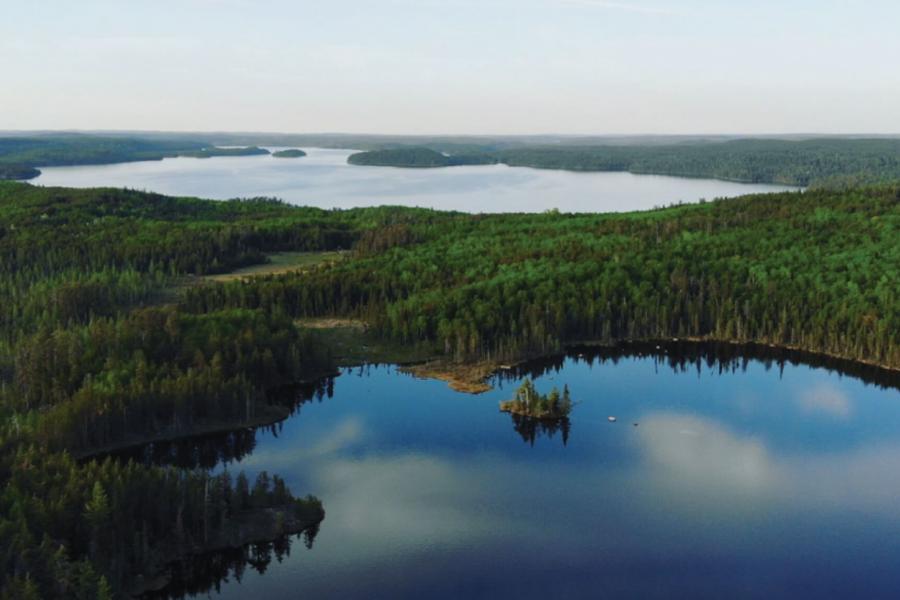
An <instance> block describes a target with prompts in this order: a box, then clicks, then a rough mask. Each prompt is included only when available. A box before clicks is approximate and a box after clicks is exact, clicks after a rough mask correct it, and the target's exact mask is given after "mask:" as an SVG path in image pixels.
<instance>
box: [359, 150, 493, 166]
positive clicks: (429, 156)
mask: <svg viewBox="0 0 900 600" xmlns="http://www.w3.org/2000/svg"><path fill="white" fill-rule="evenodd" d="M347 162H348V163H349V164H351V165H360V166H370V167H407V168H419V169H430V168H435V167H456V166H460V165H490V164H494V163H496V162H497V160H496V159H495V158H493V157H491V156H489V155H487V154H481V153H470V154H459V155H453V154H443V153H441V152H438V151H436V150H432V149H431V148H425V147H419V146H415V147H405V148H388V149H384V150H371V151H369V152H357V153H356V154H351V155H350V156H349V157H348V158H347Z"/></svg>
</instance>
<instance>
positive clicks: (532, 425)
mask: <svg viewBox="0 0 900 600" xmlns="http://www.w3.org/2000/svg"><path fill="white" fill-rule="evenodd" d="M510 416H511V417H512V420H513V429H515V430H516V433H518V434H519V435H520V436H522V440H524V441H525V442H527V443H529V444H531V445H532V446H534V441H535V440H536V439H537V438H539V437H541V436H546V437H547V438H548V439H552V438H553V437H554V436H556V433H557V432H559V433H561V434H562V443H563V446H565V445H566V444H567V443H568V442H569V430H570V428H571V424H570V422H569V418H568V417H563V418H561V419H535V418H534V417H527V416H525V415H520V414H517V413H510Z"/></svg>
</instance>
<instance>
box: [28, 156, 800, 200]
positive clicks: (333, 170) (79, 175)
mask: <svg viewBox="0 0 900 600" xmlns="http://www.w3.org/2000/svg"><path fill="white" fill-rule="evenodd" d="M275 149H277V148H273V150H275ZM306 150H307V152H308V153H309V155H308V156H306V157H304V158H274V157H272V156H265V155H263V156H241V157H216V158H207V159H197V158H184V157H180V158H167V159H164V160H161V161H143V162H133V163H120V164H114V165H90V166H77V167H42V168H41V171H42V174H41V175H40V176H39V177H38V178H36V179H33V180H32V183H34V184H37V185H48V186H70V187H100V186H112V187H128V188H134V189H138V190H146V191H152V192H159V193H163V194H168V195H173V196H198V197H201V198H214V199H218V200H226V199H229V198H235V197H253V196H270V197H277V198H281V199H283V200H285V201H287V202H290V203H292V204H298V205H306V206H318V207H321V208H352V207H357V206H378V205H383V204H391V205H403V206H423V207H430V208H435V209H440V210H459V211H465V212H473V213H475V212H542V211H544V210H547V209H552V208H557V209H559V210H560V211H563V212H623V211H631V210H645V209H650V208H654V207H656V206H665V205H668V204H672V203H675V202H697V201H699V200H701V199H707V200H712V199H714V198H719V197H733V196H741V195H744V194H754V193H762V192H777V191H783V190H787V189H796V188H789V187H786V186H780V185H767V184H747V183H733V182H727V181H717V180H711V179H688V178H681V177H666V176H659V175H632V174H631V173H596V172H594V173H578V172H571V171H554V170H541V169H530V168H526V167H508V166H506V165H488V166H465V167H450V168H441V169H403V168H393V167H363V166H352V165H348V164H347V157H348V156H349V155H350V154H352V153H353V152H354V151H353V150H330V149H329V150H326V149H317V148H308V149H306Z"/></svg>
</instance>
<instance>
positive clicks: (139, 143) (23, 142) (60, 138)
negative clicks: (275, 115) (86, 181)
mask: <svg viewBox="0 0 900 600" xmlns="http://www.w3.org/2000/svg"><path fill="white" fill-rule="evenodd" d="M268 153H269V151H268V150H265V149H263V148H258V147H256V146H251V147H246V148H217V147H215V146H212V145H211V144H209V143H207V142H199V141H192V140H182V139H178V140H168V139H144V138H128V137H100V136H87V135H76V134H70V135H44V136H34V137H0V179H31V178H33V177H37V176H38V175H40V170H39V169H38V167H51V166H65V165H95V164H110V163H121V162H132V161H138V160H160V159H163V158H166V157H172V156H193V157H196V158H209V157H212V156H247V155H254V154H268Z"/></svg>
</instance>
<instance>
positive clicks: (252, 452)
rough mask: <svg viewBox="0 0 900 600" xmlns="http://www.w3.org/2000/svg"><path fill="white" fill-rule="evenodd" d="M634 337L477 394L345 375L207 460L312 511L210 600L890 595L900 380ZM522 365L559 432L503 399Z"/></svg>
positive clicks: (897, 554)
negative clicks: (306, 498) (525, 418)
mask: <svg viewBox="0 0 900 600" xmlns="http://www.w3.org/2000/svg"><path fill="white" fill-rule="evenodd" d="M648 348H650V349H649V350H647V349H646V348H645V349H643V350H634V349H631V350H629V351H628V352H625V353H624V354H621V355H610V354H608V353H607V354H606V355H605V356H604V357H603V358H602V359H601V358H592V357H591V356H590V355H588V356H580V357H579V355H577V354H573V355H570V356H569V357H565V358H560V359H558V360H556V361H549V362H546V363H539V364H536V365H534V366H533V367H529V368H528V369H526V370H524V371H519V372H509V373H507V374H506V376H505V377H498V378H497V379H495V384H496V387H495V389H494V390H493V391H491V392H488V393H486V394H482V395H478V396H474V395H467V394H462V393H457V392H454V391H452V390H450V389H449V388H448V387H447V386H446V385H445V384H443V383H441V382H438V381H429V380H419V379H415V378H413V377H411V376H409V375H406V374H403V373H400V372H398V370H397V369H396V368H394V367H390V366H381V367H375V366H372V367H364V368H354V369H347V370H345V371H344V372H343V374H342V375H341V376H339V377H337V378H336V379H334V380H333V382H331V386H332V388H331V389H330V392H329V393H330V395H329V393H325V394H323V395H321V397H320V398H319V399H318V401H316V400H313V401H310V402H308V403H305V404H303V405H301V407H300V408H299V410H298V412H297V413H296V414H295V416H293V417H292V418H290V419H289V420H288V421H286V422H285V423H284V424H283V427H280V428H278V429H277V430H276V431H265V432H258V433H257V434H256V436H255V442H252V441H251V442H249V443H245V444H244V447H243V449H242V451H241V452H238V453H237V454H239V455H240V454H242V455H243V458H242V459H241V460H239V461H237V462H231V463H230V464H227V465H225V466H224V467H223V465H221V464H220V465H219V466H218V467H217V468H218V469H221V468H228V469H230V470H232V471H236V470H238V469H245V470H247V471H248V472H249V473H250V474H255V473H257V472H258V471H260V470H263V469H266V470H268V471H269V472H275V473H279V474H281V475H282V476H284V477H285V478H286V480H287V482H288V484H289V485H290V486H291V487H292V488H293V489H294V490H295V491H297V492H300V493H307V492H310V493H314V494H316V495H317V496H318V497H319V498H321V499H322V501H323V503H324V506H325V510H326V518H325V520H324V522H323V523H322V525H321V529H320V531H319V532H318V536H317V537H316V539H315V542H314V544H313V545H312V548H311V549H306V548H305V547H304V546H303V545H302V544H294V545H293V548H292V550H291V553H290V555H289V556H287V557H284V559H283V561H282V562H278V561H272V562H271V563H270V564H268V566H267V568H266V569H265V573H264V574H263V575H260V574H258V573H257V572H256V571H255V570H253V569H247V570H245V572H244V573H243V576H242V577H241V580H240V582H238V581H236V580H235V578H234V577H231V578H229V580H228V581H226V582H225V583H224V584H223V586H222V587H221V591H220V592H219V593H213V596H214V597H221V598H244V597H247V598H250V597H254V598H293V597H301V596H302V597H310V598H342V599H348V598H350V599H352V598H448V599H449V598H501V597H514V598H547V597H568V598H572V597H577V598H601V597H709V598H741V597H747V598H798V597H799V598H828V597H835V598H838V597H843V598H846V597H866V598H875V597H885V598H887V597H897V596H898V595H900V570H898V569H897V568H896V566H897V563H898V560H900V476H898V473H900V403H898V401H900V394H898V392H897V390H896V389H894V388H890V387H887V388H885V387H880V386H879V385H876V384H875V383H871V382H870V383H864V382H863V381H862V380H860V379H857V378H854V377H848V376H842V375H840V374H838V373H837V372H833V371H828V370H826V369H824V368H821V367H812V366H808V365H803V364H791V363H781V364H779V363H778V362H767V361H763V360H759V359H751V358H749V357H746V356H744V357H741V356H738V357H737V358H736V359H735V358H734V357H732V358H731V359H729V360H721V359H722V355H721V354H714V353H712V352H711V351H709V352H707V351H705V350H703V351H701V350H695V351H691V352H687V353H684V352H682V351H681V350H677V349H676V348H675V347H665V346H664V347H663V348H660V349H659V350H656V349H655V348H652V347H648ZM717 357H718V358H717ZM526 375H530V376H532V377H534V378H535V382H536V385H537V387H538V389H539V390H541V391H543V392H548V391H549V390H550V388H551V387H552V386H560V387H561V386H562V385H563V384H566V385H568V386H569V388H570V389H571V392H572V397H573V399H574V400H576V401H577V402H578V404H577V406H576V407H575V409H574V411H573V413H572V415H571V419H570V423H569V425H568V433H567V435H565V436H564V432H563V431H562V430H558V431H556V432H555V433H554V432H549V431H542V429H541V428H540V427H531V428H529V427H523V426H522V424H521V423H520V424H519V425H516V423H514V420H513V419H512V418H511V417H510V415H507V414H502V413H499V412H498V410H497V404H498V402H499V401H500V400H505V399H508V398H509V397H511V396H512V394H513V391H514V389H515V387H516V386H517V385H518V383H519V382H520V381H521V379H522V377H524V376H526ZM611 415H612V416H616V417H617V422H615V423H610V422H609V421H608V420H607V417H608V416H611ZM564 437H565V439H564ZM246 441H247V440H245V442H246ZM203 597H205V594H204V595H203Z"/></svg>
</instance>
